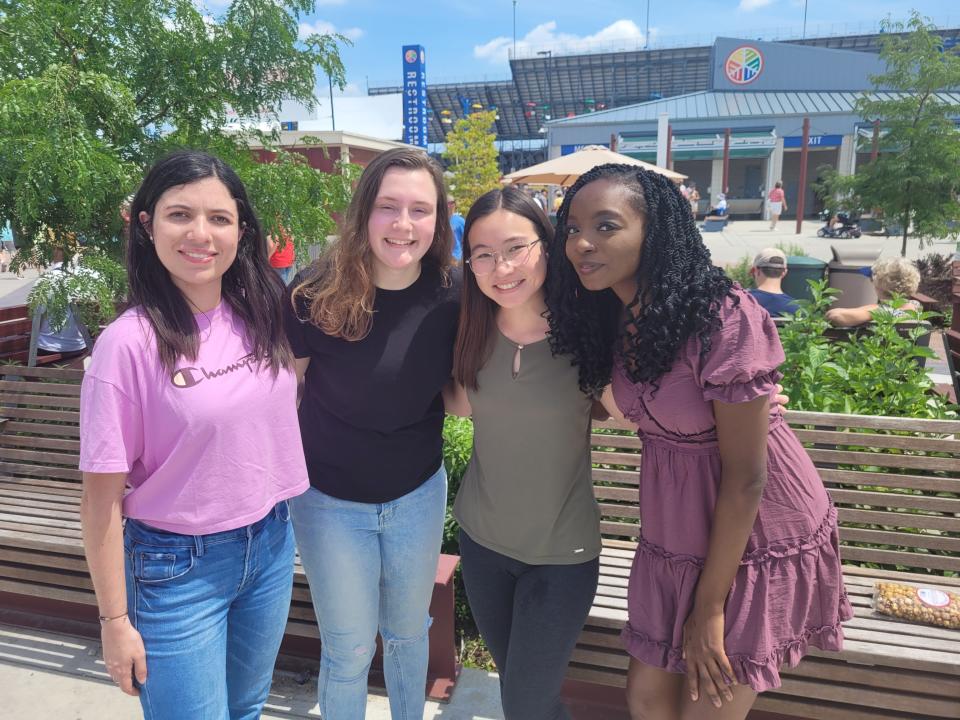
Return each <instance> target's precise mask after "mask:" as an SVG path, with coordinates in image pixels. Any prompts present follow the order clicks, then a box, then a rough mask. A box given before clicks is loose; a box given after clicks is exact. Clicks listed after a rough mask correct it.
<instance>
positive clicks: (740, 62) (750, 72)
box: [724, 45, 763, 85]
mask: <svg viewBox="0 0 960 720" xmlns="http://www.w3.org/2000/svg"><path fill="white" fill-rule="evenodd" d="M724 69H725V70H726V73H727V79H728V80H729V81H730V82H732V83H734V84H735V85H746V84H747V83H752V82H753V81H754V80H756V79H757V78H758V77H760V73H761V72H763V55H762V54H761V53H760V51H759V50H757V49H756V48H755V47H751V46H750V45H741V46H740V47H738V48H737V49H736V50H734V51H733V52H732V53H730V54H729V55H728V56H727V61H726V64H725V66H724Z"/></svg>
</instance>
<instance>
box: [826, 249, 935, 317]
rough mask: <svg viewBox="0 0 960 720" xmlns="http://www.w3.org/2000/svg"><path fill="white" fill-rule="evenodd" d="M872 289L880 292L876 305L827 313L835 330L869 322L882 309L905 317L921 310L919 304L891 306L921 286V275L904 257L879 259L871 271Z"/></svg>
mask: <svg viewBox="0 0 960 720" xmlns="http://www.w3.org/2000/svg"><path fill="white" fill-rule="evenodd" d="M871 270H872V275H873V287H874V289H876V291H877V302H875V303H871V304H869V305H861V306H860V307H853V308H832V309H830V310H827V315H826V317H827V320H829V321H830V323H831V324H832V325H834V326H836V327H854V326H855V325H863V324H864V323H868V322H870V320H871V319H872V318H873V313H874V312H876V311H878V310H880V311H883V312H889V313H893V314H894V315H898V316H899V315H903V314H904V313H905V312H907V311H909V310H920V305H919V304H918V303H916V302H915V301H913V300H909V299H908V300H907V301H906V302H905V303H903V304H902V305H900V306H899V307H894V306H893V305H892V303H891V301H892V299H893V297H894V295H899V296H901V297H903V298H909V297H910V296H911V295H913V294H914V293H915V292H917V289H918V288H919V287H920V272H919V271H918V270H917V268H916V267H914V265H913V263H912V262H910V261H909V260H907V259H906V258H902V257H895V258H887V259H885V260H877V262H875V263H874V264H873V267H872V268H871Z"/></svg>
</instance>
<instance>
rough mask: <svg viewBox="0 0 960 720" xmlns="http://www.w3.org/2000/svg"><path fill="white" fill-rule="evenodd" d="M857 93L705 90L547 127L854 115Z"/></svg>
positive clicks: (958, 97) (957, 97) (953, 96)
mask: <svg viewBox="0 0 960 720" xmlns="http://www.w3.org/2000/svg"><path fill="white" fill-rule="evenodd" d="M862 94H863V93H856V92H728V91H713V90H704V91H701V92H695V93H690V94H688V95H679V96H677V97H672V98H666V99H663V100H653V101H650V102H644V103H638V104H636V105H629V106H627V107H619V108H613V109H611V110H602V111H598V112H594V113H591V114H589V115H580V116H578V117H573V118H567V119H563V120H554V121H552V122H551V123H550V124H549V125H550V127H582V126H584V125H601V124H607V123H636V122H650V121H652V122H656V120H657V119H658V118H659V117H660V115H661V113H666V114H667V115H668V116H669V118H670V122H672V123H673V122H677V121H678V120H712V119H715V118H751V117H771V116H776V115H816V114H823V113H848V114H855V113H856V110H855V109H854V106H855V103H856V102H857V99H858V98H860V97H861V96H862ZM871 95H872V96H873V97H874V98H876V99H878V100H889V99H893V98H895V97H897V96H898V93H889V92H876V93H871ZM937 98H938V99H939V100H940V101H941V102H944V103H947V104H950V105H960V92H952V93H938V94H937Z"/></svg>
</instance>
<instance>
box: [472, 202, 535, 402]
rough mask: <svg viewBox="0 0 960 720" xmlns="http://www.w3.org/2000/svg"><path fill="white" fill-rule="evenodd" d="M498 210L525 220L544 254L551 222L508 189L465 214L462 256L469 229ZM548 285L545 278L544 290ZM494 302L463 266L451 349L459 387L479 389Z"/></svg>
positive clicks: (493, 328) (494, 321) (492, 329)
mask: <svg viewBox="0 0 960 720" xmlns="http://www.w3.org/2000/svg"><path fill="white" fill-rule="evenodd" d="M497 210H506V211H507V212H511V213H513V214H514V215H519V216H520V217H522V218H526V219H527V220H529V221H530V223H531V224H532V225H533V227H534V230H536V232H537V237H539V238H540V240H541V246H540V247H541V248H542V251H543V252H544V253H546V251H547V247H548V246H549V244H550V242H551V239H552V238H553V227H552V226H551V225H550V220H548V219H547V216H546V214H545V213H544V212H543V210H542V209H541V207H540V206H539V205H538V204H537V203H536V201H535V200H534V199H533V198H532V197H530V196H529V195H527V194H526V193H525V192H523V191H522V190H518V189H517V188H515V187H512V186H507V187H505V188H503V189H496V190H491V191H490V192H488V193H486V194H485V195H482V196H481V197H480V198H478V199H477V201H476V202H475V203H474V204H473V206H472V207H471V208H470V212H469V213H467V220H466V223H465V225H464V228H463V257H464V258H469V257H470V228H472V227H473V224H474V223H475V222H477V221H478V220H482V219H483V218H485V217H487V216H488V215H492V214H493V213H495V212H496V211H497ZM549 282H550V276H549V274H548V275H547V278H546V281H545V282H544V290H545V289H546V286H547V284H548V283H549ZM498 307H500V306H499V305H497V303H496V302H494V301H493V300H491V299H490V298H488V297H487V296H486V295H484V294H483V291H482V290H481V289H480V286H479V285H477V276H476V275H474V274H473V268H472V267H471V266H470V263H468V262H465V263H464V264H463V295H462V300H461V302H460V326H459V328H458V330H457V342H456V345H454V348H453V378H454V380H456V381H457V382H458V383H460V384H461V385H463V386H465V387H468V388H471V389H472V390H476V389H478V387H479V385H478V383H477V373H479V372H480V368H482V367H483V366H484V364H485V363H486V362H487V360H488V359H489V358H490V351H491V348H492V347H493V345H492V342H491V341H492V339H493V337H494V334H495V333H496V328H497V319H496V318H497V308H498Z"/></svg>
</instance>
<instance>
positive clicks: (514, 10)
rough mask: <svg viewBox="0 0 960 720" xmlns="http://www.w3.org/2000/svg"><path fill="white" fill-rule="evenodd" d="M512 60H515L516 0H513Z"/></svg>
mask: <svg viewBox="0 0 960 720" xmlns="http://www.w3.org/2000/svg"><path fill="white" fill-rule="evenodd" d="M513 59H514V60H516V59H517V0H513Z"/></svg>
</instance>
